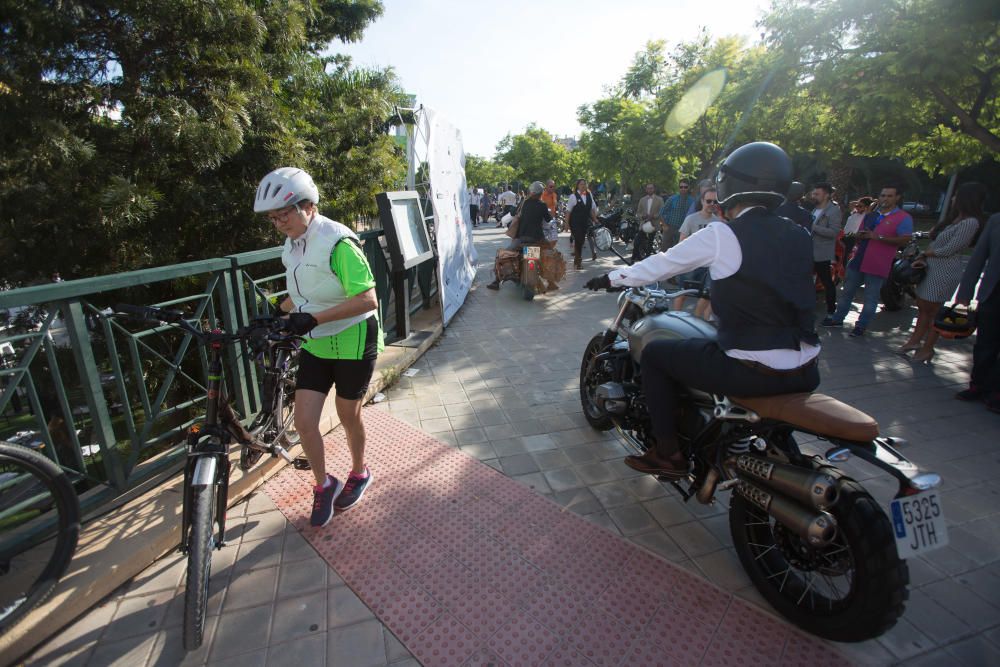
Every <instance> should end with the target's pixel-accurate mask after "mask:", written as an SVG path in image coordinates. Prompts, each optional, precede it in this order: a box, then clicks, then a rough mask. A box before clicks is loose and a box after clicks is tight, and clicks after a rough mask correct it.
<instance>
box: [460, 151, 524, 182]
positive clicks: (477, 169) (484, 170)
mask: <svg viewBox="0 0 1000 667" xmlns="http://www.w3.org/2000/svg"><path fill="white" fill-rule="evenodd" d="M512 180H514V168H513V167H511V166H510V165H507V164H500V163H499V162H496V161H495V160H490V159H487V158H482V157H479V156H478V155H466V156H465V181H466V182H467V183H468V184H469V187H479V186H488V187H495V186H497V185H498V184H500V183H509V182H510V181H512Z"/></svg>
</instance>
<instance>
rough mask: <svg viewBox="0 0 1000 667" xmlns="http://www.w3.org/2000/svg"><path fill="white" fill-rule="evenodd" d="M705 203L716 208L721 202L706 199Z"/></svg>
mask: <svg viewBox="0 0 1000 667" xmlns="http://www.w3.org/2000/svg"><path fill="white" fill-rule="evenodd" d="M705 203H706V204H708V205H709V206H715V205H716V204H718V203H719V200H718V199H706V200H705Z"/></svg>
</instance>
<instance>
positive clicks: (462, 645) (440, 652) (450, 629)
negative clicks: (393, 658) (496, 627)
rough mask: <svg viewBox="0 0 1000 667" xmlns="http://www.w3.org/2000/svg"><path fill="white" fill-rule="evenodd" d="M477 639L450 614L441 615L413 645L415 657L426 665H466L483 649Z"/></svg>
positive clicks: (479, 640)
mask: <svg viewBox="0 0 1000 667" xmlns="http://www.w3.org/2000/svg"><path fill="white" fill-rule="evenodd" d="M482 641H483V640H481V639H479V638H477V637H476V635H474V634H473V633H472V632H470V631H469V629H468V628H466V627H465V626H464V625H462V624H461V623H459V622H458V621H457V620H455V618H454V617H453V616H451V615H450V614H443V615H441V616H440V617H439V618H438V619H437V620H436V621H435V622H434V623H432V624H431V625H430V626H429V627H428V628H427V629H426V630H424V631H423V632H421V633H420V634H419V635H418V636H417V637H416V638H415V639H414V640H413V642H412V643H411V646H412V647H413V655H414V657H415V658H417V659H418V660H419V661H420V662H422V663H424V664H426V665H442V666H443V667H444V666H455V667H457V666H459V665H464V664H465V663H466V662H467V661H468V660H469V658H471V657H472V655H473V654H474V653H475V652H476V651H478V650H480V649H481V648H482Z"/></svg>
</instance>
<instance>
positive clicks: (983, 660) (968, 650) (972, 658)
mask: <svg viewBox="0 0 1000 667" xmlns="http://www.w3.org/2000/svg"><path fill="white" fill-rule="evenodd" d="M945 652H946V653H948V654H949V655H950V656H952V657H953V658H954V659H955V660H958V662H959V663H961V664H962V665H968V667H977V666H978V665H998V664H1000V647H998V646H996V645H994V644H992V643H990V642H989V641H987V640H986V639H984V638H982V637H970V638H969V639H963V640H962V641H959V642H955V643H954V644H949V645H948V646H946V647H945Z"/></svg>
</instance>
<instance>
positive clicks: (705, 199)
mask: <svg viewBox="0 0 1000 667" xmlns="http://www.w3.org/2000/svg"><path fill="white" fill-rule="evenodd" d="M698 208H699V210H698V212H697V213H692V214H691V215H689V216H688V217H686V218H684V224H682V225H681V228H680V238H679V239H678V241H677V242H678V243H681V242H682V241H684V239H686V238H687V237H689V236H691V235H692V234H696V233H698V232H700V231H701V230H702V229H704V228H705V227H708V224H709V223H710V222H724V221H723V219H722V217H721V216H720V215H719V214H720V212H721V211H720V210H719V194H718V191H717V190H716V189H715V188H709V189H707V190H705V191H704V192H702V194H701V206H699V207H698ZM690 282H697V283H699V284H700V285H701V288H702V289H703V290H707V289H708V288H710V287H711V285H712V277H711V276H710V275H709V274H708V267H706V266H700V267H698V268H697V269H694V270H692V271H689V272H688V273H685V274H683V275H682V276H681V283H680V286H681V287H682V288H687V287H688V286H687V284H686V283H690ZM683 306H684V297H683V296H679V297H677V298H676V299H674V305H673V309H674V310H680V309H681V308H682V307H683ZM694 314H695V316H697V317H701V318H702V319H706V320H707V319H708V318H709V317H711V315H712V302H711V301H709V300H708V299H706V298H704V297H699V298H698V305H697V306H696V307H695V309H694Z"/></svg>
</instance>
